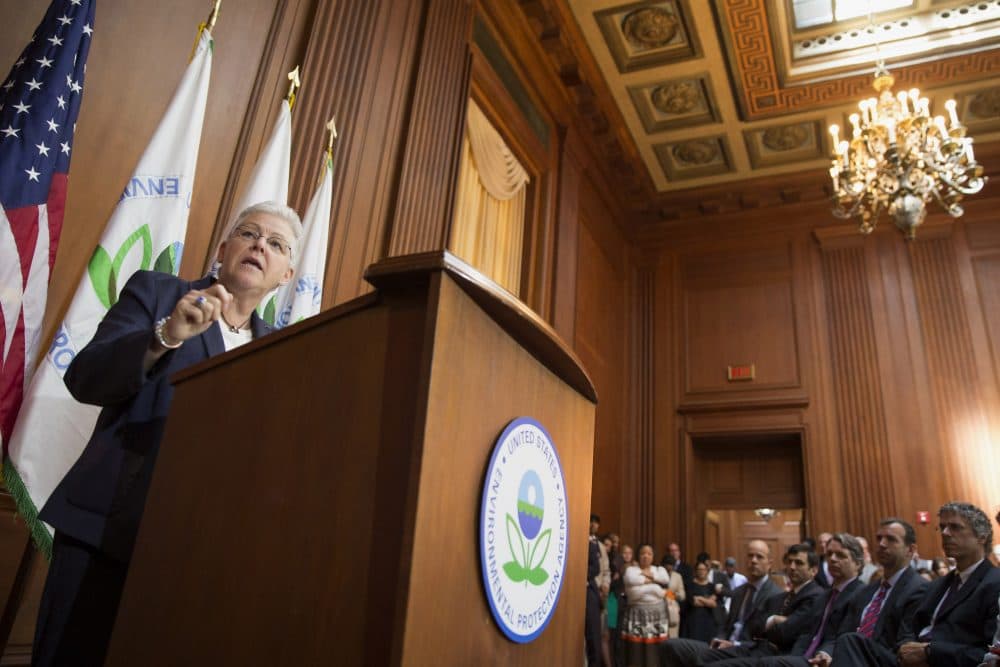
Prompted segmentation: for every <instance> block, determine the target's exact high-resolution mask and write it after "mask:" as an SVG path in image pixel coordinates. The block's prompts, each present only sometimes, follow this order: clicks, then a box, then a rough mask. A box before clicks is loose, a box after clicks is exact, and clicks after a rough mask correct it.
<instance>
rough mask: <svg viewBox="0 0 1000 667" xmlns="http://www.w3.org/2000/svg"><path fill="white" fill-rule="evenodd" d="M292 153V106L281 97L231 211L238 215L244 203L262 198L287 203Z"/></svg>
mask: <svg viewBox="0 0 1000 667" xmlns="http://www.w3.org/2000/svg"><path fill="white" fill-rule="evenodd" d="M291 155H292V109H291V107H290V106H288V100H281V106H280V107H279V108H278V118H277V120H275V122H274V130H273V131H272V132H271V138H270V139H268V141H267V145H266V146H264V150H263V151H261V154H260V157H259V158H257V164H256V165H255V166H254V168H253V173H252V174H250V181H249V182H248V183H247V185H246V188H244V189H243V193H242V194H243V196H242V197H240V202H239V204H238V205H237V206H236V208H235V209H234V210H233V213H234V214H235V215H239V214H240V211H242V210H243V209H245V208H246V207H247V206H253V205H254V204H257V203H260V202H262V201H274V202H278V203H279V204H285V203H287V202H288V164H289V162H290V161H291ZM227 236H228V234H227Z"/></svg>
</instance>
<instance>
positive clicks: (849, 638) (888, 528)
mask: <svg viewBox="0 0 1000 667" xmlns="http://www.w3.org/2000/svg"><path fill="white" fill-rule="evenodd" d="M916 542H917V535H916V532H914V530H913V526H911V525H910V524H908V523H906V522H905V521H903V520H902V519H897V518H895V517H892V518H889V519H885V520H883V521H882V522H881V523H880V524H879V527H878V532H877V533H876V543H875V558H876V560H877V561H878V563H879V565H881V566H882V571H883V577H882V581H880V582H876V583H873V584H869V585H868V586H867V587H865V588H864V589H862V590H861V591H860V592H859V593H858V594H857V595H856V596H854V605H853V607H852V608H851V610H850V611H849V613H848V614H847V616H846V617H845V620H844V624H843V625H842V626H841V628H840V636H839V637H838V638H837V642H836V645H835V646H834V653H833V664H834V665H835V666H836V667H841V666H843V667H854V666H855V665H872V666H876V665H878V666H880V667H894V665H895V664H896V653H895V651H896V644H897V642H898V640H899V634H900V629H901V627H902V625H903V621H904V620H905V619H909V618H911V617H912V616H913V614H914V613H915V612H916V609H917V606H918V605H919V604H920V602H921V601H922V600H923V597H924V595H925V594H926V592H927V586H928V584H927V582H926V581H924V580H923V579H922V578H921V577H920V576H919V575H918V574H917V573H916V572H915V571H914V570H913V568H911V567H909V564H910V560H911V559H912V558H913V554H914V552H915V551H916V548H917V544H916Z"/></svg>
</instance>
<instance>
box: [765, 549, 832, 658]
mask: <svg viewBox="0 0 1000 667" xmlns="http://www.w3.org/2000/svg"><path fill="white" fill-rule="evenodd" d="M784 565H785V576H786V577H787V578H788V581H789V582H790V584H791V590H789V591H788V592H787V593H782V594H781V595H776V596H774V597H773V598H771V600H770V601H769V602H768V607H769V609H768V612H769V613H768V615H767V616H766V617H765V622H764V627H763V628H751V632H752V633H753V635H754V636H755V637H760V638H762V639H760V640H758V647H757V650H756V655H760V656H766V655H780V654H783V653H788V652H789V651H791V650H792V647H793V646H794V645H795V642H796V640H798V638H799V636H800V635H802V634H804V633H806V632H808V631H809V630H810V629H811V628H812V626H813V625H815V621H816V618H817V616H816V615H817V611H816V610H817V607H818V606H819V605H820V604H821V600H822V599H823V596H824V595H825V594H826V590H825V589H824V588H823V587H821V586H820V585H819V584H817V583H816V581H815V579H814V578H815V576H816V570H817V569H818V568H819V556H817V555H816V553H815V552H814V551H811V550H810V549H809V547H808V545H806V544H794V545H792V546H791V547H789V548H788V551H787V552H785V556H784ZM751 655H753V654H751Z"/></svg>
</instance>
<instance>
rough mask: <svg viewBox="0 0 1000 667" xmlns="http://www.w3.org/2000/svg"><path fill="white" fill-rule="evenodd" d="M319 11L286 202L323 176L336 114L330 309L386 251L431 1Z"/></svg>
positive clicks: (305, 194)
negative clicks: (330, 125) (330, 124)
mask: <svg viewBox="0 0 1000 667" xmlns="http://www.w3.org/2000/svg"><path fill="white" fill-rule="evenodd" d="M318 5H319V6H318V7H317V9H316V13H315V20H314V22H313V25H312V32H311V34H310V36H309V44H308V47H307V49H306V55H305V58H304V60H303V62H302V79H303V81H302V89H301V91H300V93H299V99H298V103H297V107H296V109H295V123H294V128H293V156H292V169H291V174H290V180H291V183H290V186H289V201H290V203H291V204H292V205H293V206H297V207H299V208H300V210H301V209H304V207H305V206H306V205H307V203H308V200H309V197H310V196H311V195H312V192H313V190H314V189H315V187H316V180H317V178H318V176H319V173H320V165H321V159H322V157H321V156H322V152H323V149H324V147H325V146H326V142H327V129H326V123H327V121H328V120H329V119H330V118H331V117H334V116H336V119H337V129H338V132H339V135H340V136H339V139H338V140H337V143H336V145H335V148H334V165H333V168H334V185H333V187H334V192H333V205H332V214H331V218H332V222H331V224H332V228H331V232H330V250H329V259H328V262H327V273H326V280H325V283H324V286H323V294H324V297H323V301H324V304H323V305H324V307H327V306H329V305H331V304H336V303H342V302H344V301H348V300H350V299H352V298H354V297H356V296H358V295H359V294H362V293H364V292H367V291H368V290H369V289H370V287H369V286H368V285H367V283H365V281H364V280H363V279H362V275H363V273H364V270H365V268H366V267H367V266H368V265H369V264H372V263H373V262H375V261H376V260H378V259H379V258H381V257H382V256H383V254H384V252H383V247H384V245H385V240H384V239H385V230H386V227H387V226H388V221H389V219H390V218H391V212H392V206H393V197H394V189H395V185H396V182H397V180H398V168H397V162H398V157H399V153H400V150H401V146H402V143H403V140H404V138H405V134H404V132H405V129H406V116H407V113H408V111H409V104H410V95H411V90H412V77H413V71H414V68H415V64H416V60H417V56H418V53H417V52H418V49H419V45H420V41H421V31H422V21H423V18H424V14H425V12H426V5H427V3H426V2H425V1H423V0H400V1H395V2H394V1H388V0H370V1H369V2H340V1H338V0H318Z"/></svg>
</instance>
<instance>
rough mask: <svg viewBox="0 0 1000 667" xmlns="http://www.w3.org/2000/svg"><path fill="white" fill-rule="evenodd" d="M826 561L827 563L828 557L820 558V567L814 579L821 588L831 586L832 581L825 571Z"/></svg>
mask: <svg viewBox="0 0 1000 667" xmlns="http://www.w3.org/2000/svg"><path fill="white" fill-rule="evenodd" d="M824 563H826V558H823V557H821V558H820V559H819V568H817V569H816V576H815V577H813V581H815V582H816V583H817V584H818V585H819V586H820V587H821V588H830V581H829V580H828V579H827V578H826V573H825V572H824V571H823V564H824Z"/></svg>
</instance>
